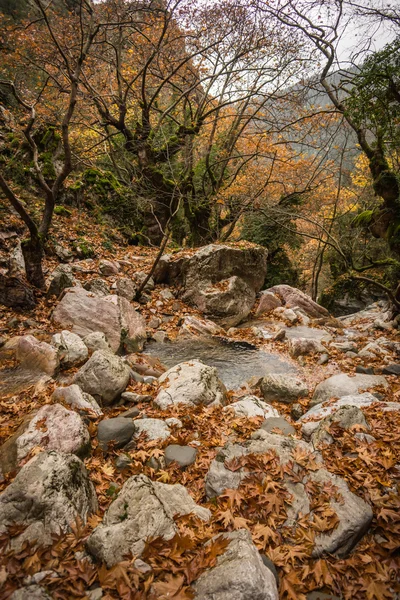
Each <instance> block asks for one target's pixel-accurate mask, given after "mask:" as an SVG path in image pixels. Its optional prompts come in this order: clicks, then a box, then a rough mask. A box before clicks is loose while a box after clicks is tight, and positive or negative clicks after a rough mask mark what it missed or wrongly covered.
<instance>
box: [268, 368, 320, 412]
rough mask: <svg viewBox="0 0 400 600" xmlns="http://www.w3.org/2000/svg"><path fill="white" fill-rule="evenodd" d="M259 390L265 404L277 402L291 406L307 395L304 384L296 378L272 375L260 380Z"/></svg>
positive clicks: (307, 390) (306, 388)
mask: <svg viewBox="0 0 400 600" xmlns="http://www.w3.org/2000/svg"><path fill="white" fill-rule="evenodd" d="M260 389H261V392H262V393H263V396H264V400H265V401H266V402H273V401H274V400H277V401H278V402H284V403H285V404H291V403H292V402H295V401H296V400H298V399H299V398H304V397H305V396H307V395H308V393H309V389H308V387H307V386H306V384H305V383H304V382H303V381H301V380H300V379H298V378H297V377H293V376H291V375H281V374H273V373H271V374H269V375H266V376H265V377H263V378H262V380H261V384H260Z"/></svg>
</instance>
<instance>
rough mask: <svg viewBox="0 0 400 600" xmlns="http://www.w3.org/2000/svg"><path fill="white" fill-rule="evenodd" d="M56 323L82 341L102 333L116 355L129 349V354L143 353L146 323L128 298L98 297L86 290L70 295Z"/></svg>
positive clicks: (60, 307) (57, 311)
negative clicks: (96, 333) (122, 350)
mask: <svg viewBox="0 0 400 600" xmlns="http://www.w3.org/2000/svg"><path fill="white" fill-rule="evenodd" d="M52 321H53V322H54V323H56V324H57V325H59V326H60V327H62V328H64V329H68V330H69V331H72V333H76V334H78V335H79V336H81V337H82V338H84V337H86V336H87V335H89V333H93V332H97V331H101V332H103V333H104V334H105V336H106V339H107V341H108V343H109V345H110V347H111V349H112V351H113V352H117V350H119V349H120V348H122V347H123V348H125V349H126V350H127V351H128V352H136V351H140V350H142V349H143V344H144V342H145V340H146V322H145V320H144V318H143V317H142V316H141V315H140V314H139V313H138V312H136V311H135V309H134V308H133V307H132V306H131V304H130V303H129V302H128V300H126V299H125V298H121V297H119V296H105V297H100V296H94V295H93V294H91V293H90V292H88V291H86V290H84V289H83V288H73V289H70V290H68V291H67V292H66V294H65V296H64V297H63V298H62V300H61V302H59V303H58V305H57V306H56V308H55V310H54V312H53V315H52Z"/></svg>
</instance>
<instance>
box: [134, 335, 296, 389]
mask: <svg viewBox="0 0 400 600" xmlns="http://www.w3.org/2000/svg"><path fill="white" fill-rule="evenodd" d="M145 354H151V355H152V356H157V357H158V358H159V359H160V361H161V362H162V363H163V364H164V365H165V366H166V367H168V368H170V367H173V366H175V365H177V364H178V363H181V362H185V361H187V360H193V359H198V360H201V361H202V362H203V363H205V364H206V365H209V366H211V367H216V368H217V369H218V373H219V377H220V378H221V380H222V381H223V382H224V384H225V385H226V387H227V388H228V389H233V390H234V389H237V388H239V387H240V386H241V385H243V384H244V383H245V382H246V381H248V380H249V379H250V377H253V376H256V377H262V376H264V375H266V374H267V373H294V372H295V371H296V369H295V367H294V366H293V365H292V364H290V363H288V362H286V361H284V360H282V359H281V357H280V356H279V354H270V353H268V352H264V351H263V350H258V349H257V348H256V347H255V346H252V345H251V344H247V343H246V342H230V341H228V340H223V339H221V338H210V339H204V338H203V339H199V340H181V341H176V342H169V343H166V344H160V343H158V342H152V343H150V344H147V346H146V348H145Z"/></svg>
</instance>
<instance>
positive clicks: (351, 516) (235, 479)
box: [206, 429, 373, 557]
mask: <svg viewBox="0 0 400 600" xmlns="http://www.w3.org/2000/svg"><path fill="white" fill-rule="evenodd" d="M271 452H272V453H274V454H275V455H276V458H277V460H278V462H279V464H280V465H281V466H282V467H285V466H287V465H288V464H289V463H290V464H291V465H293V466H294V470H293V475H290V474H289V472H288V471H287V472H286V474H285V477H284V480H283V482H282V484H283V485H284V487H285V488H286V490H287V492H288V493H289V494H290V496H292V501H291V502H290V503H289V504H288V505H287V507H286V512H287V517H288V518H287V522H286V523H287V524H288V525H290V526H292V527H296V523H297V519H298V516H299V515H300V514H302V515H303V516H307V515H308V516H309V519H310V521H311V522H312V521H313V519H314V517H313V514H314V511H315V509H316V505H318V500H319V491H318V490H319V489H321V490H322V489H323V488H325V489H326V488H328V487H332V486H334V487H335V488H336V489H337V490H338V494H332V495H331V496H330V499H329V502H328V507H329V509H330V510H331V511H333V512H334V513H335V514H336V516H337V525H336V527H334V528H332V529H330V530H328V531H327V532H323V533H317V534H316V535H315V545H314V548H313V552H312V555H313V556H314V557H317V556H321V555H322V554H324V553H325V552H328V553H330V554H336V555H337V556H341V557H342V556H347V554H348V553H349V552H350V550H351V549H352V548H353V547H354V545H355V544H356V543H357V542H358V541H359V539H360V538H361V537H362V536H363V535H364V533H365V532H366V531H367V529H368V527H369V525H370V523H371V521H372V518H373V513H372V510H371V508H370V506H369V505H368V504H367V503H366V502H364V500H362V499H361V498H359V497H358V496H356V495H355V494H353V493H352V492H351V491H350V489H349V487H348V485H347V483H346V482H345V481H344V480H343V479H341V478H340V477H338V476H336V475H333V474H332V473H329V471H327V470H326V469H325V468H323V463H322V459H321V457H320V455H319V454H318V453H317V452H315V451H314V449H313V447H312V446H311V445H309V444H307V443H305V442H302V441H298V440H295V439H294V438H288V437H286V436H281V435H277V434H272V433H268V432H266V431H264V430H262V429H261V430H258V431H256V432H254V433H253V434H252V440H251V441H249V442H247V443H246V444H244V445H238V444H228V445H226V446H225V448H223V449H222V450H221V451H220V452H219V454H218V455H217V457H216V458H215V459H214V460H213V461H212V463H211V465H210V470H209V472H208V474H207V477H206V493H207V495H208V496H209V497H212V496H215V495H220V494H221V493H222V492H223V491H224V490H225V489H237V488H238V487H239V485H240V483H241V482H242V481H243V480H244V479H245V478H246V477H247V476H248V475H249V471H248V470H247V469H246V467H245V466H242V467H241V468H239V469H235V470H234V471H233V470H230V469H229V468H228V466H229V463H230V461H232V460H234V459H242V460H243V457H246V456H249V455H257V454H261V455H262V454H268V455H270V454H271ZM307 456H308V460H307V461H306V462H304V457H307ZM298 457H300V458H298ZM301 457H303V458H301ZM297 460H300V466H302V467H303V468H305V474H304V475H303V476H302V478H301V482H299V480H298V476H297V475H296V471H297V468H296V461H297ZM308 465H309V466H310V469H309V470H308V468H307V467H308ZM265 474H266V476H267V475H268V476H271V470H270V469H269V468H268V467H266V473H265ZM325 506H326V505H325ZM317 531H318V530H317Z"/></svg>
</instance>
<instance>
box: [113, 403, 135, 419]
mask: <svg viewBox="0 0 400 600" xmlns="http://www.w3.org/2000/svg"><path fill="white" fill-rule="evenodd" d="M139 415H140V410H139V409H138V408H136V406H133V407H132V408H130V409H129V410H126V411H125V412H123V413H120V414H119V415H118V416H120V417H123V418H124V419H134V418H135V417H138V416H139Z"/></svg>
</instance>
